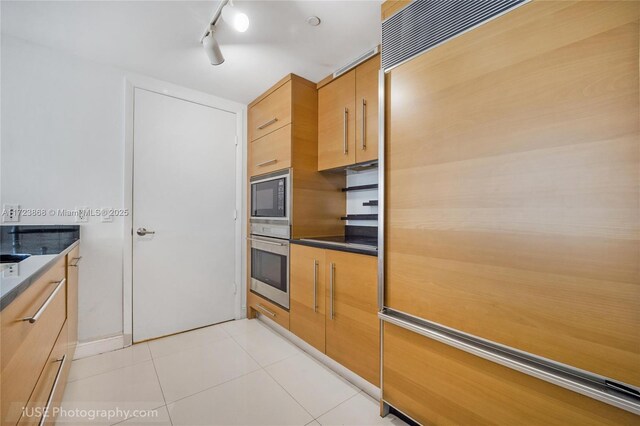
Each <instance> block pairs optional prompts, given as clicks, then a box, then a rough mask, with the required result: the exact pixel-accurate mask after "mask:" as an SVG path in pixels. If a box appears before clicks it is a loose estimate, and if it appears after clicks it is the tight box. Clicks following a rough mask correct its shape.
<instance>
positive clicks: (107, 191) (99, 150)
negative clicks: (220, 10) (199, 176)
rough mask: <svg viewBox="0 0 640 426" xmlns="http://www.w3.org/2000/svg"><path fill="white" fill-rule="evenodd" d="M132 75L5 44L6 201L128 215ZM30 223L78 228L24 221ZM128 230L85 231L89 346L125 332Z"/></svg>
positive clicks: (0, 156) (83, 315) (84, 308)
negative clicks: (126, 189) (127, 131)
mask: <svg viewBox="0 0 640 426" xmlns="http://www.w3.org/2000/svg"><path fill="white" fill-rule="evenodd" d="M126 76H127V73H126V72H125V71H123V70H119V69H116V68H112V67H109V66H105V65H102V64H97V63H94V62H90V61H87V60H84V59H81V58H78V57H75V56H71V55H68V54H66V53H64V52H61V51H57V50H52V49H49V48H45V47H41V46H37V45H34V44H31V43H27V42H24V41H22V40H19V39H16V38H13V37H8V36H5V35H3V36H2V50H1V93H2V99H1V121H2V126H1V145H0V203H2V204H4V203H11V204H19V205H20V206H21V208H46V209H51V208H53V209H59V208H60V209H63V208H66V209H74V208H76V207H90V208H103V207H113V208H121V207H123V205H124V187H125V185H124V177H123V176H124V168H125V164H124V161H125V154H124V149H125V145H124V143H125V142H124V141H125V77H126ZM241 211H244V210H241ZM20 223H21V224H74V223H75V222H74V219H73V218H68V217H67V218H61V217H46V218H26V217H23V218H22V220H21V221H20ZM124 223H125V221H124V220H123V219H122V218H114V221H113V222H112V223H101V222H100V219H99V218H91V219H90V220H89V223H87V224H81V252H82V253H81V254H82V256H83V259H82V263H81V266H82V267H81V268H80V289H79V321H78V322H79V339H80V341H81V342H86V341H93V340H97V339H100V338H104V337H109V336H115V335H121V334H122V332H123V312H122V306H123V302H122V297H123V272H122V270H123V248H124V246H123V245H124V240H125V238H124ZM126 315H130V313H127V314H126Z"/></svg>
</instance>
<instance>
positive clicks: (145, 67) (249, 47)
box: [0, 0, 381, 103]
mask: <svg viewBox="0 0 640 426" xmlns="http://www.w3.org/2000/svg"><path fill="white" fill-rule="evenodd" d="M380 3H381V1H379V0H364V1H318V0H315V1H314V0H308V1H299V0H296V1H291V0H290V1H236V2H235V4H236V7H238V8H239V9H241V10H242V11H243V12H245V13H246V14H247V15H248V16H249V19H250V20H251V25H250V27H249V30H248V31H247V32H245V33H238V32H236V31H234V30H233V29H232V28H231V27H230V26H229V25H227V24H226V23H224V22H223V23H222V24H221V25H220V27H219V29H218V30H217V32H216V34H217V38H218V40H219V42H220V45H221V48H222V51H223V53H224V56H225V58H226V61H225V63H224V64H222V65H220V66H217V67H214V66H211V65H210V64H209V63H208V61H207V58H206V55H205V53H204V52H203V51H202V47H201V45H200V43H199V41H200V37H201V35H202V33H203V31H204V29H205V27H206V26H207V24H208V21H209V19H210V18H211V16H212V15H213V12H214V11H215V9H216V6H217V4H218V2H217V1H215V0H209V1H6V0H3V1H2V2H0V7H1V9H2V10H1V13H2V22H1V24H2V33H3V34H8V35H11V36H15V37H19V38H21V39H24V40H27V41H31V42H33V43H37V44H41V45H44V46H48V47H51V48H54V49H61V50H64V51H66V52H69V53H72V54H75V55H78V56H81V57H84V58H87V59H90V60H93V61H98V62H101V63H105V64H109V65H113V66H116V67H119V68H122V69H125V70H129V71H133V72H136V73H140V74H144V75H148V76H151V77H155V78H158V79H162V80H165V81H168V82H171V83H175V84H179V85H182V86H186V87H190V88H193V89H197V90H201V91H204V92H208V93H211V94H214V95H218V96H221V97H224V98H227V99H232V100H235V101H239V102H243V103H248V102H250V101H251V100H253V99H254V98H256V97H257V96H258V95H259V94H260V93H262V92H263V91H265V90H266V89H267V88H269V87H270V86H271V85H272V84H273V83H275V82H276V81H278V80H279V79H280V78H282V77H284V76H285V75H286V74H288V73H290V72H293V73H295V74H298V75H300V76H302V77H305V78H308V79H309V80H312V81H319V80H320V79H322V78H324V77H325V76H327V75H328V74H330V73H331V72H333V71H334V70H335V69H336V68H338V67H340V66H341V65H344V64H345V63H346V62H348V61H350V60H351V59H353V58H355V57H357V56H358V55H359V54H361V53H362V52H364V51H366V50H367V49H370V48H372V47H373V46H375V45H376V44H378V43H379V39H380ZM310 15H317V16H318V17H320V19H322V23H321V24H320V26H318V27H311V26H310V25H308V24H307V23H306V22H305V19H306V18H307V17H308V16H310Z"/></svg>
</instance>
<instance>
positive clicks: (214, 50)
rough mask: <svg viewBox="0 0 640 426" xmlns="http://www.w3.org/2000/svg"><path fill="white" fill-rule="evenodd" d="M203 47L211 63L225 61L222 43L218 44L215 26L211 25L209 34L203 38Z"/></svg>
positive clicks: (215, 63) (217, 63) (216, 63)
mask: <svg viewBox="0 0 640 426" xmlns="http://www.w3.org/2000/svg"><path fill="white" fill-rule="evenodd" d="M202 47H204V51H205V53H206V54H207V57H208V58H209V62H211V65H220V64H222V63H223V62H224V55H223V54H222V51H221V50H220V45H219V44H218V40H216V38H215V36H214V27H213V25H211V27H210V29H209V34H207V35H206V36H205V37H204V38H203V39H202Z"/></svg>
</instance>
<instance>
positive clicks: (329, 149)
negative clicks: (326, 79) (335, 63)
mask: <svg viewBox="0 0 640 426" xmlns="http://www.w3.org/2000/svg"><path fill="white" fill-rule="evenodd" d="M355 87H356V71H355V70H351V71H349V72H348V73H346V74H344V75H342V76H340V78H338V79H336V80H334V81H332V82H331V83H329V84H327V85H326V86H324V87H321V88H320V90H319V91H318V170H328V169H334V168H337V167H343V166H348V165H349V164H354V163H355V161H356V151H355V118H356V117H355V116H356V111H355V110H356V105H355V104H356V102H355Z"/></svg>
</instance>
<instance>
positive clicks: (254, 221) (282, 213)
mask: <svg viewBox="0 0 640 426" xmlns="http://www.w3.org/2000/svg"><path fill="white" fill-rule="evenodd" d="M250 182H251V218H250V223H251V234H252V235H264V236H268V237H274V238H286V239H288V238H290V235H291V226H290V225H291V218H290V212H291V171H290V169H286V170H281V171H278V172H273V173H269V174H266V175H262V176H255V177H252V178H251V180H250Z"/></svg>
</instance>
